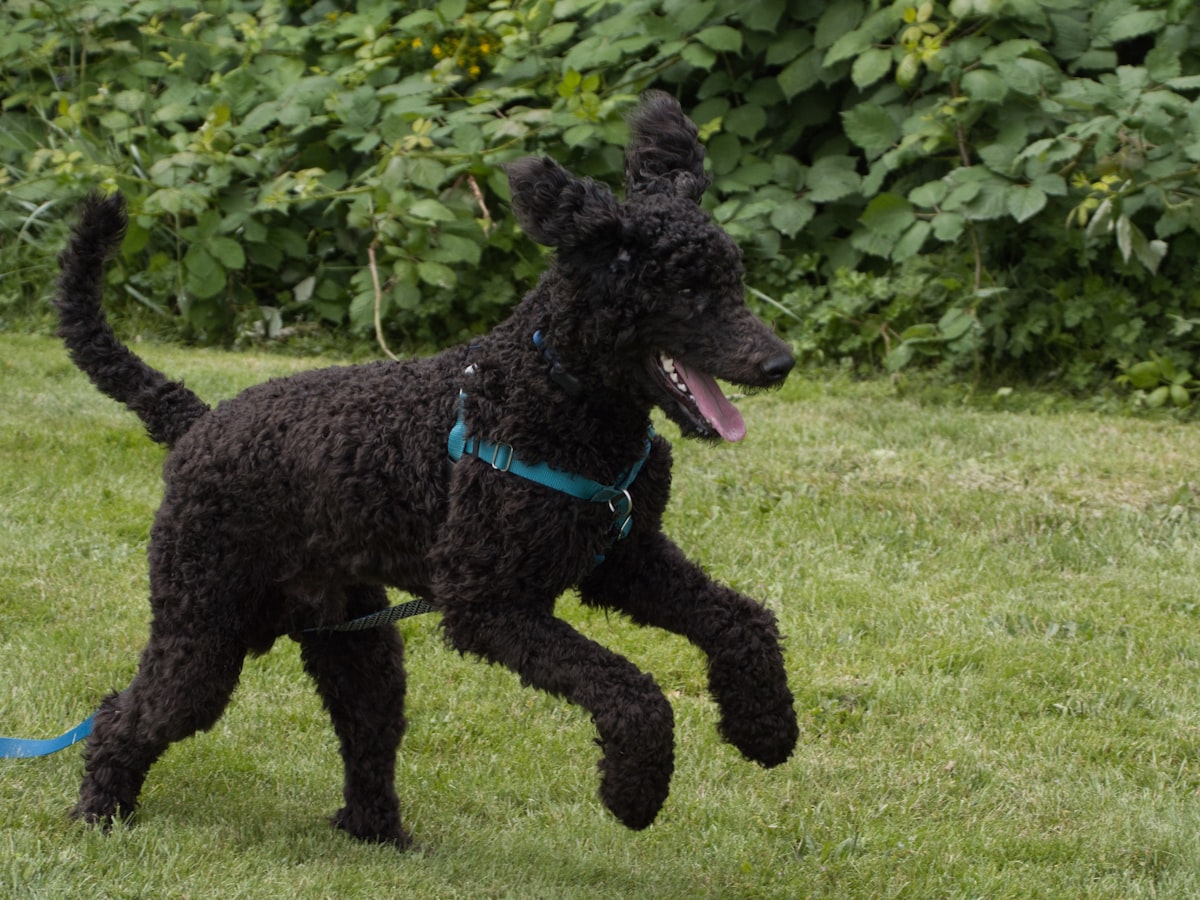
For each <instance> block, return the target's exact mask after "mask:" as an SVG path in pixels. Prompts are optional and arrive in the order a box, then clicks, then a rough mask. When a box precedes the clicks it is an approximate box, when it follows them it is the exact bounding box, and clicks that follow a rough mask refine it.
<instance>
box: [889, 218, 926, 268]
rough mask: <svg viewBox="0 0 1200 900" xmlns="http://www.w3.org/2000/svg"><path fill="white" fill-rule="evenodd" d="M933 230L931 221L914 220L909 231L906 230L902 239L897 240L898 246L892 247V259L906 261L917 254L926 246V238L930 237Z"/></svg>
mask: <svg viewBox="0 0 1200 900" xmlns="http://www.w3.org/2000/svg"><path fill="white" fill-rule="evenodd" d="M932 230H933V225H932V224H930V223H929V222H926V221H924V220H918V221H916V222H913V223H912V225H911V226H909V229H908V231H906V232H904V234H903V236H902V237H901V238H900V240H898V241H897V242H896V246H895V247H893V248H892V259H893V260H895V261H896V262H904V260H906V259H911V258H912V257H914V256H916V255H917V254H918V253H920V252H921V248H922V247H924V246H925V239H926V238H928V237H929V234H930V232H931V231H932Z"/></svg>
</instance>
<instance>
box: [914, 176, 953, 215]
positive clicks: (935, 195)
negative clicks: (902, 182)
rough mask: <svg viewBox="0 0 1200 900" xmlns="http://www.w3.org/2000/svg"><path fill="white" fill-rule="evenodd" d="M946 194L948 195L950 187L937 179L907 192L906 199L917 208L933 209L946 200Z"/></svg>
mask: <svg viewBox="0 0 1200 900" xmlns="http://www.w3.org/2000/svg"><path fill="white" fill-rule="evenodd" d="M948 193H950V185H948V184H947V183H946V182H945V181H944V180H943V179H941V178H939V179H938V180H937V181H927V182H925V184H922V185H918V186H917V187H915V188H913V189H912V190H911V191H909V192H908V199H909V200H910V201H911V202H912V203H915V204H916V205H917V206H923V207H925V208H927V209H933V208H935V207H937V205H938V204H939V203H941V202H942V201H943V200H944V199H946V195H947V194H948Z"/></svg>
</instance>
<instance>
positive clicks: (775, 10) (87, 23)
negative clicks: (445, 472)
mask: <svg viewBox="0 0 1200 900" xmlns="http://www.w3.org/2000/svg"><path fill="white" fill-rule="evenodd" d="M0 58H3V59H4V60H5V61H6V64H5V66H4V69H3V70H2V71H0V77H2V78H3V85H2V90H3V93H4V100H3V107H2V108H3V125H4V127H3V129H2V132H0V162H3V164H4V170H3V173H2V174H0V178H3V179H6V180H7V182H8V183H7V185H5V186H6V187H8V189H9V190H8V194H7V196H6V198H5V200H4V202H3V204H0V217H2V219H3V225H4V226H5V232H6V236H5V239H4V240H5V244H4V246H2V247H0V265H3V266H4V267H5V269H6V270H8V271H20V272H21V273H22V274H25V273H27V272H30V271H34V272H41V273H42V275H43V277H42V279H41V284H40V286H39V284H38V278H37V277H33V278H22V279H19V281H21V282H26V281H28V282H31V283H32V284H33V285H34V286H35V287H34V289H35V290H43V291H44V283H45V279H46V277H48V276H49V274H50V272H51V270H52V267H51V266H50V265H49V262H48V260H47V259H46V257H45V253H46V250H45V248H46V247H47V246H48V245H51V244H53V241H52V240H50V239H49V238H50V237H53V236H56V235H57V234H58V232H56V231H55V229H56V228H59V227H60V226H57V225H55V224H51V223H53V222H57V220H59V219H60V218H61V216H59V215H58V214H59V213H60V212H61V211H62V210H63V209H64V207H65V206H67V205H69V201H71V200H73V199H74V198H75V197H77V196H78V195H79V194H80V193H82V191H83V190H85V189H86V188H88V187H91V186H93V185H95V184H105V185H108V186H118V187H120V189H121V190H122V191H124V192H125V193H126V194H127V195H128V196H129V197H130V199H131V204H132V207H133V209H134V211H135V217H134V227H133V234H132V237H131V240H130V242H129V243H128V244H127V246H126V254H125V259H124V260H123V264H122V266H121V267H119V270H118V271H117V272H116V273H115V275H114V280H115V281H116V282H117V283H118V284H120V285H122V286H123V288H124V290H125V292H126V293H127V294H128V296H129V297H130V302H141V303H144V304H146V305H148V306H151V307H153V308H156V309H158V310H159V311H161V312H162V313H163V314H164V315H168V316H169V315H175V314H179V315H182V317H183V319H184V320H185V321H186V322H187V323H188V325H189V327H190V328H191V329H192V331H193V333H194V334H195V335H196V336H199V337H206V338H209V339H213V340H228V339H229V338H231V337H234V336H237V335H239V334H257V333H262V334H266V335H272V334H276V333H278V332H279V331H280V330H281V329H282V328H285V327H292V326H296V325H298V324H302V323H305V322H326V323H331V324H335V325H348V326H349V327H350V328H352V329H354V330H356V331H359V332H363V333H367V332H369V331H370V330H371V329H372V328H373V327H374V325H375V320H376V316H377V315H378V316H379V319H380V322H381V324H382V326H383V327H384V328H385V330H387V331H388V332H389V333H391V334H392V335H393V336H395V337H397V338H399V339H401V340H404V341H406V342H409V343H425V344H429V343H443V342H446V341H450V340H455V339H458V338H461V337H462V336H463V335H465V334H469V333H471V332H474V331H477V330H479V329H482V328H486V327H488V326H489V325H490V324H492V323H494V322H495V321H496V320H497V319H498V318H500V317H502V316H503V314H504V313H505V311H506V310H507V309H508V308H509V307H510V306H511V305H512V303H513V302H514V301H515V299H516V298H517V296H518V295H519V294H520V293H521V292H522V291H523V290H524V289H525V287H526V286H527V285H528V282H529V280H530V278H532V277H533V275H534V274H535V273H536V271H537V270H538V269H539V268H540V266H541V260H542V253H541V251H540V250H539V249H538V248H536V247H535V246H533V245H532V244H531V243H530V242H529V241H528V240H527V239H526V238H524V237H523V236H522V235H521V234H520V233H519V231H518V230H517V229H515V228H514V226H513V224H512V221H511V218H509V217H508V216H507V215H506V212H505V206H504V199H505V198H506V196H507V189H506V186H505V184H504V178H503V173H502V168H501V167H502V164H503V163H504V162H506V161H508V160H511V159H513V158H515V157H517V156H520V155H524V154H527V153H542V152H549V153H552V154H553V155H555V156H557V157H558V158H560V159H562V160H564V161H565V162H567V163H568V164H570V165H571V166H573V167H574V168H576V169H578V170H580V171H583V172H585V173H589V174H593V175H596V176H597V177H602V178H610V179H611V178H612V177H613V176H614V175H615V174H619V173H620V171H621V145H622V142H623V140H624V136H625V130H624V126H623V122H622V115H623V113H624V112H625V111H626V110H628V108H629V107H630V106H631V105H632V104H633V103H634V102H635V100H636V96H637V94H638V93H639V92H640V91H641V90H643V89H645V88H646V87H649V86H658V87H661V88H665V89H667V90H670V91H672V92H674V93H675V94H677V95H678V96H680V98H681V99H682V100H683V101H684V103H685V105H686V106H687V108H688V109H689V111H690V112H691V114H692V116H693V118H694V119H695V120H696V121H697V122H698V124H699V125H700V126H701V130H702V135H703V137H704V138H705V140H706V143H707V146H708V153H709V160H710V165H711V168H712V170H713V174H714V176H715V188H714V190H713V191H712V192H711V197H710V198H709V202H710V203H711V205H712V211H713V214H714V216H715V217H716V218H717V219H718V221H720V222H721V223H722V224H723V225H724V226H725V228H727V229H728V230H729V231H730V233H731V234H733V236H734V237H735V238H736V239H738V240H739V241H740V242H741V243H742V245H743V247H744V248H745V249H746V251H747V258H748V269H749V272H750V277H749V287H750V288H751V295H752V297H754V298H755V300H754V302H756V303H759V304H761V306H762V308H763V310H764V312H766V313H768V314H770V315H773V316H776V317H778V319H779V321H780V323H781V324H782V325H784V326H785V327H787V328H788V329H789V330H790V332H791V334H792V335H793V336H794V338H795V340H796V342H797V345H798V346H799V347H800V348H801V349H802V350H804V351H805V352H806V354H807V355H809V356H810V357H813V358H817V359H827V360H840V359H843V358H849V359H852V360H854V361H856V362H859V363H862V364H865V365H884V366H886V367H888V368H890V369H893V370H895V369H898V368H901V367H903V366H905V365H910V364H913V363H914V362H922V361H928V360H933V361H937V362H941V363H942V364H944V365H947V366H949V367H951V368H955V369H966V370H974V371H977V372H983V371H1006V372H1007V371H1012V370H1017V371H1019V372H1022V373H1024V374H1027V375H1032V376H1045V375H1056V376H1058V377H1060V378H1063V379H1066V380H1067V381H1068V382H1070V383H1076V384H1091V383H1094V382H1095V381H1096V380H1097V379H1098V378H1101V377H1110V376H1111V375H1112V374H1115V373H1116V372H1118V371H1122V370H1126V371H1127V376H1126V377H1127V380H1128V382H1129V383H1130V384H1131V385H1133V386H1134V387H1135V388H1138V389H1140V390H1145V391H1147V395H1148V396H1153V397H1155V398H1161V397H1163V396H1164V394H1163V392H1162V391H1159V390H1158V388H1160V387H1165V388H1167V391H1166V395H1165V396H1167V397H1168V398H1170V399H1173V400H1175V401H1176V402H1183V401H1186V400H1187V399H1189V398H1190V391H1191V386H1192V381H1191V376H1190V374H1189V373H1190V372H1191V371H1192V370H1194V369H1197V367H1198V366H1200V359H1198V358H1197V355H1196V352H1197V341H1196V336H1197V335H1200V331H1198V330H1197V327H1196V326H1197V325H1200V294H1198V288H1197V282H1198V280H1197V277H1196V276H1197V272H1196V260H1197V259H1198V258H1200V211H1198V207H1197V203H1196V196H1197V188H1196V176H1197V174H1200V104H1198V102H1197V93H1198V92H1200V10H1198V9H1197V8H1196V6H1195V4H1194V3H1192V2H1190V0H1099V2H1096V0H1053V2H1033V0H951V2H949V3H946V4H941V3H930V2H924V3H915V2H907V0H900V2H880V0H839V2H837V3H821V2H816V0H752V2H747V0H739V2H734V0H631V2H620V3H617V2H608V0H557V2H550V0H537V2H528V0H513V2H505V0H497V2H491V3H487V2H479V0H470V2H468V0H442V2H426V3H417V4H408V5H406V6H405V7H404V8H403V9H398V8H397V7H396V5H395V4H392V3H384V2H372V0H362V2H358V3H353V2H348V0H347V2H341V3H335V2H331V0H323V2H319V3H316V4H311V5H310V4H301V3H290V4H284V3H281V2H278V0H261V2H250V0H205V2H199V3H194V4H192V5H189V6H184V7H174V6H167V5H166V4H165V3H162V2H161V0H140V2H134V3H126V2H118V0H94V2H91V3H88V4H84V5H77V4H69V3H66V2H61V0H43V2H39V3H36V4H35V3H33V2H31V0H9V2H8V3H7V4H6V5H5V6H4V7H3V8H2V9H0ZM14 235H15V236H17V240H13V239H12V237H13V236H14ZM26 245H29V247H31V248H32V249H26ZM39 253H40V254H42V255H41V257H40V266H41V268H40V269H36V268H35V269H33V270H30V269H28V268H19V267H24V266H31V265H32V266H37V265H39V263H38V260H39V256H38V254H39ZM14 260H15V261H14ZM31 260H32V262H31ZM5 281H6V284H5V286H4V287H3V288H0V291H3V292H4V297H5V300H6V301H7V302H10V303H11V302H13V299H14V297H15V296H16V295H17V294H18V293H19V292H20V289H19V288H15V287H10V286H8V284H7V282H11V281H13V279H5ZM377 283H378V287H376V284H377ZM0 302H4V301H0ZM1155 360H1167V361H1168V363H1167V368H1166V369H1163V368H1162V367H1161V366H1160V367H1159V369H1156V370H1155V371H1159V372H1160V374H1161V376H1162V377H1161V382H1160V383H1154V384H1151V383H1150V380H1151V375H1150V374H1148V373H1149V372H1150V368H1151V366H1147V365H1142V364H1143V363H1153V362H1154V361H1155ZM1136 366H1140V368H1137V373H1138V375H1137V377H1136V378H1130V377H1129V373H1130V372H1132V371H1133V369H1134V368H1135V367H1136ZM1181 372H1182V373H1184V374H1183V375H1182V376H1181V375H1180V373H1181ZM1168 373H1170V374H1168ZM1172 386H1174V388H1173V387H1172Z"/></svg>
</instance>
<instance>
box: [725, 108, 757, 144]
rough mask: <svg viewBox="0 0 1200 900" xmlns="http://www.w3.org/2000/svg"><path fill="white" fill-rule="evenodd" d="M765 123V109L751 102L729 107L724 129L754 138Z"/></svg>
mask: <svg viewBox="0 0 1200 900" xmlns="http://www.w3.org/2000/svg"><path fill="white" fill-rule="evenodd" d="M766 125H767V113H766V110H764V109H763V108H762V107H761V106H756V105H755V104H753V103H747V104H744V105H743V106H739V107H736V108H735V109H731V110H730V111H729V113H728V114H727V115H726V116H725V128H726V130H728V131H730V132H732V133H733V134H736V135H738V136H739V137H744V138H747V139H752V138H754V137H755V136H756V135H757V134H758V133H759V132H760V131H762V129H763V128H765V127H766Z"/></svg>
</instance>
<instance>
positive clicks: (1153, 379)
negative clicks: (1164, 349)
mask: <svg viewBox="0 0 1200 900" xmlns="http://www.w3.org/2000/svg"><path fill="white" fill-rule="evenodd" d="M1125 377H1126V378H1128V379H1129V383H1130V384H1132V385H1133V386H1134V387H1135V388H1137V389H1138V390H1141V391H1146V390H1149V389H1150V388H1152V387H1154V386H1155V385H1157V384H1158V383H1159V382H1161V381H1162V371H1161V370H1160V369H1159V365H1158V362H1157V361H1155V360H1146V361H1144V362H1140V363H1136V364H1135V365H1132V366H1130V367H1129V368H1128V369H1126V370H1125Z"/></svg>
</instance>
